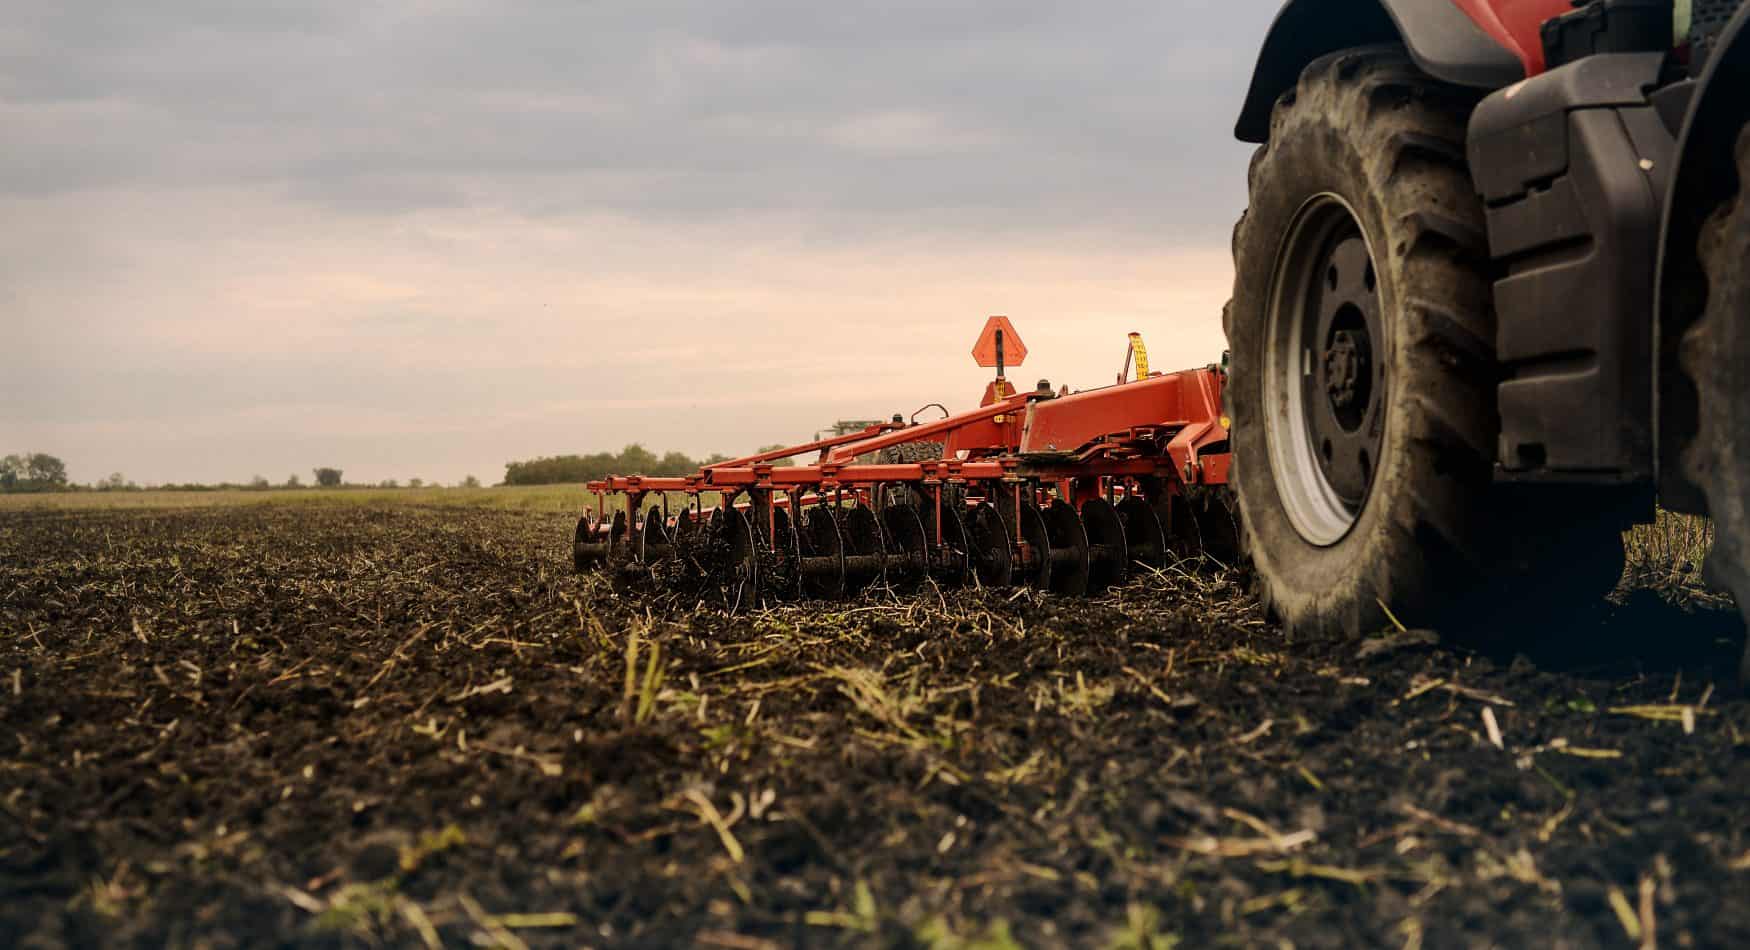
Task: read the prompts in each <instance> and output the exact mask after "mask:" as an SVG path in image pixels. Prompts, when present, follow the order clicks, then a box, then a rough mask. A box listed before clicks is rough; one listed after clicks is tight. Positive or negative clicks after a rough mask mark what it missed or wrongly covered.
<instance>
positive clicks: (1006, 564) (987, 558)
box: [966, 501, 1015, 587]
mask: <svg viewBox="0 0 1750 950" xmlns="http://www.w3.org/2000/svg"><path fill="white" fill-rule="evenodd" d="M966 547H967V553H968V555H969V557H970V560H971V563H972V571H973V574H974V576H976V577H977V578H978V582H979V583H980V584H983V585H984V586H986V587H1007V586H1009V584H1010V583H1012V582H1013V578H1014V570H1015V559H1014V554H1013V545H1011V543H1010V541H1009V527H1008V525H1006V524H1004V523H1003V517H1002V515H1000V514H998V513H997V509H996V506H995V505H992V504H991V503H990V502H988V501H987V502H984V503H982V504H980V505H979V506H978V507H976V508H974V509H972V517H971V518H970V519H968V523H967V526H966Z"/></svg>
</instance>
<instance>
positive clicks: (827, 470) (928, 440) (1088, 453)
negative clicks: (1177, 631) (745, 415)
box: [573, 317, 1238, 608]
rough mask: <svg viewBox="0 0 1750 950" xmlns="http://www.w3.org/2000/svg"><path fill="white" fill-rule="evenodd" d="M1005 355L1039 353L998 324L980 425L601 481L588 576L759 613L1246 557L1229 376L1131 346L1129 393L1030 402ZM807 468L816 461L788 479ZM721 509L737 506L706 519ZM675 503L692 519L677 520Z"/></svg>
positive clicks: (587, 546)
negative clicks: (1238, 522) (880, 587)
mask: <svg viewBox="0 0 1750 950" xmlns="http://www.w3.org/2000/svg"><path fill="white" fill-rule="evenodd" d="M999 321H1000V322H999ZM993 342H994V346H991V345H990V344H991V343H993ZM1005 343H1006V344H1007V346H1009V347H1015V348H1017V349H1019V348H1020V347H1019V343H1020V341H1019V339H1018V338H1016V337H1015V336H1014V330H1013V328H1012V327H1010V326H1009V325H1008V322H1007V320H1003V319H1001V318H994V317H993V318H992V320H991V323H990V324H989V325H987V327H986V333H985V336H984V338H983V339H982V344H983V345H982V346H981V347H980V348H976V349H975V351H974V353H975V355H976V356H978V357H979V362H980V364H981V365H985V366H992V365H994V366H995V367H996V369H997V374H996V378H995V379H994V380H993V381H992V382H991V383H990V384H989V385H988V386H987V387H986V388H985V395H984V399H983V401H982V404H981V405H980V406H979V408H977V409H973V410H970V411H967V412H962V413H958V414H952V415H950V414H947V412H946V410H943V412H944V418H942V419H939V420H935V421H931V422H925V423H917V422H916V421H915V415H914V417H913V418H914V421H913V422H911V423H909V424H908V423H906V422H905V421H903V419H902V417H900V416H894V418H893V421H891V422H885V423H879V424H876V425H872V426H870V427H868V428H866V429H864V430H862V431H860V432H853V433H849V434H846V435H839V436H834V437H832V438H826V439H819V440H816V441H813V442H807V443H804V444H801V445H793V446H788V447H785V448H781V449H774V450H772V451H767V452H761V453H759V454H756V455H749V456H746V457H744V458H738V459H731V460H729V461H726V462H720V463H717V464H713V465H707V466H705V467H704V468H702V469H700V470H699V471H698V472H696V473H694V474H692V475H685V476H679V477H651V476H641V475H627V476H611V477H609V478H605V479H602V480H599V481H594V482H590V483H589V486H588V487H589V488H590V490H591V491H593V492H594V493H595V495H596V503H595V506H594V508H593V509H592V510H590V511H589V512H587V513H586V514H585V515H584V516H583V517H582V518H581V519H580V520H579V521H578V525H577V533H576V537H575V540H574V544H573V558H574V562H575V564H576V567H577V569H578V570H580V571H583V570H589V569H592V568H596V567H601V566H610V567H614V568H616V569H619V570H624V571H627V572H632V573H636V572H638V571H642V570H652V571H656V570H658V569H660V570H661V571H662V572H663V573H665V574H666V576H669V577H673V578H676V579H690V580H694V581H698V582H703V583H705V584H714V585H718V586H719V588H720V589H721V590H722V591H723V592H724V594H725V598H726V600H727V601H728V603H729V604H730V606H731V607H732V608H742V607H747V606H751V605H753V604H756V603H761V602H763V601H765V600H767V599H770V598H774V597H783V596H794V597H802V596H813V597H833V596H838V595H842V594H844V593H846V592H848V591H852V590H856V589H859V588H862V587H865V586H868V585H870V584H872V583H879V582H883V581H885V582H888V583H894V584H900V585H903V584H905V583H908V582H916V581H919V580H922V579H923V578H926V577H928V578H933V579H935V580H937V581H939V582H941V583H945V584H966V583H977V584H982V585H986V586H1006V585H1011V584H1019V583H1024V584H1027V585H1029V586H1032V587H1036V588H1040V589H1044V590H1049V591H1052V592H1056V593H1065V594H1093V593H1097V592H1099V591H1100V590H1102V589H1104V588H1106V587H1107V586H1109V585H1111V584H1114V583H1118V582H1120V581H1122V580H1123V579H1124V577H1125V576H1126V574H1127V573H1128V571H1129V569H1130V567H1131V565H1132V564H1133V563H1141V564H1144V565H1148V566H1151V567H1158V566H1159V565H1161V564H1163V563H1164V562H1165V561H1166V560H1167V559H1168V558H1169V557H1170V556H1172V555H1173V554H1174V553H1181V554H1189V553H1207V554H1210V555H1212V556H1214V557H1216V558H1218V559H1223V560H1226V559H1229V558H1231V557H1232V556H1233V553H1234V551H1235V550H1236V549H1237V546H1238V531H1237V528H1236V526H1235V524H1234V521H1233V515H1232V514H1231V508H1230V506H1229V505H1228V504H1227V498H1226V485H1227V475H1228V465H1229V459H1230V456H1229V454H1228V433H1227V421H1226V418H1225V417H1224V416H1223V414H1222V411H1221V405H1222V401H1221V400H1222V387H1223V385H1224V383H1225V382H1226V378H1227V377H1226V372H1225V370H1224V369H1223V368H1222V367H1220V366H1213V365H1212V366H1208V367H1205V368H1203V369H1194V370H1185V371H1182V372H1176V373H1166V374H1162V373H1150V372H1149V370H1148V362H1147V359H1148V358H1147V352H1146V350H1144V349H1143V347H1142V341H1141V338H1140V337H1139V336H1138V335H1137V334H1134V333H1132V334H1131V335H1130V345H1129V349H1127V351H1126V353H1125V370H1124V372H1121V373H1120V374H1119V376H1118V382H1117V383H1115V384H1114V385H1110V386H1105V387H1101V388H1099V389H1091V390H1085V391H1082V392H1075V393H1072V392H1070V391H1069V390H1068V388H1067V387H1065V388H1064V389H1063V390H1062V391H1054V390H1053V389H1052V388H1051V385H1050V384H1049V383H1048V382H1046V381H1044V380H1041V381H1040V383H1039V385H1038V387H1037V388H1035V389H1034V390H1033V391H1031V392H1025V393H1019V392H1016V391H1015V390H1014V389H1013V388H1012V387H1011V386H1010V385H1009V383H1008V382H1007V380H1005V379H1004V377H1003V369H1004V349H1005ZM1021 355H1023V356H1024V355H1025V350H1024V349H1021ZM1132 360H1134V362H1135V364H1136V376H1135V378H1134V379H1128V380H1127V379H1126V378H1125V376H1126V374H1127V373H1128V372H1129V367H1130V364H1131V362H1132ZM1014 362H1015V363H1019V362H1020V360H1018V359H1017V360H1015V361H1014ZM807 453H818V456H817V458H816V460H815V461H813V462H812V463H811V464H800V463H797V464H792V465H778V464H775V463H777V462H779V461H781V460H785V459H795V458H796V457H797V456H801V455H804V454H807ZM871 458H873V461H867V460H868V459H871ZM711 492H715V493H719V494H721V496H722V501H721V503H720V504H717V505H714V506H711V507H706V505H705V503H704V499H703V496H704V495H705V494H706V493H711ZM653 495H654V496H656V498H660V504H658V503H655V499H653V498H652V496H653ZM676 495H681V496H684V498H685V499H686V504H685V505H684V506H680V507H677V508H675V509H673V510H671V508H670V500H671V499H672V498H673V497H674V496H676ZM610 496H617V497H616V498H615V500H614V501H613V502H610V500H609V499H610ZM647 501H650V502H652V503H651V504H649V505H647V504H646V502H647Z"/></svg>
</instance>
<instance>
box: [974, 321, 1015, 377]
mask: <svg viewBox="0 0 1750 950" xmlns="http://www.w3.org/2000/svg"><path fill="white" fill-rule="evenodd" d="M998 333H1001V334H1002V335H1003V365H1004V366H1020V365H1021V361H1022V360H1024V359H1026V358H1027V344H1025V343H1022V342H1021V334H1019V333H1016V332H1015V325H1014V324H1012V323H1010V322H1009V318H1008V317H991V318H990V319H989V320H986V321H985V322H984V332H983V333H980V334H979V335H978V342H977V343H974V344H972V358H973V359H975V360H977V361H978V365H980V366H995V365H997V334H998Z"/></svg>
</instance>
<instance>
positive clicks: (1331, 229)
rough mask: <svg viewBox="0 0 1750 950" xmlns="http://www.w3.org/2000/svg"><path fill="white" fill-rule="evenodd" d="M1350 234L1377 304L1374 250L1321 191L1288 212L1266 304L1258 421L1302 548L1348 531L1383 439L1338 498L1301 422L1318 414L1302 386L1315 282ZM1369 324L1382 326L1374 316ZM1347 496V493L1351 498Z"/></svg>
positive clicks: (1382, 396)
mask: <svg viewBox="0 0 1750 950" xmlns="http://www.w3.org/2000/svg"><path fill="white" fill-rule="evenodd" d="M1351 232H1353V233H1351ZM1356 235H1359V237H1360V240H1361V242H1362V245H1363V246H1364V247H1365V252H1366V255H1367V263H1368V281H1369V286H1370V287H1374V288H1375V294H1376V298H1377V297H1380V296H1383V295H1382V294H1381V293H1380V292H1379V291H1378V290H1377V277H1376V276H1374V273H1373V267H1372V261H1373V260H1375V259H1376V258H1374V256H1373V247H1372V244H1371V243H1370V242H1368V240H1367V233H1366V231H1365V230H1364V229H1362V228H1361V226H1360V219H1359V217H1358V216H1357V215H1356V214H1355V210H1354V208H1353V207H1351V206H1350V204H1349V203H1348V202H1347V201H1345V200H1344V199H1343V198H1341V197H1340V196H1338V195H1335V194H1331V193H1329V192H1325V193H1322V194H1318V195H1314V196H1313V197H1311V198H1309V199H1307V201H1306V202H1305V203H1304V204H1302V205H1301V207H1300V209H1299V210H1298V211H1296V212H1295V216H1294V221H1293V223H1292V224H1291V225H1290V226H1289V228H1288V231H1287V233H1286V234H1285V235H1284V237H1283V240H1282V244H1281V247H1280V248H1279V249H1278V252H1277V255H1276V268H1275V273H1274V275H1273V276H1272V279H1271V288H1270V296H1269V298H1268V300H1269V310H1268V313H1267V320H1266V327H1265V333H1266V336H1265V347H1264V379H1263V395H1264V413H1263V415H1264V430H1265V442H1266V444H1267V445H1268V447H1269V456H1270V469H1271V474H1272V475H1273V476H1274V480H1275V483H1276V492H1277V496H1278V498H1279V499H1280V500H1281V502H1282V507H1283V510H1284V511H1285V512H1286V513H1287V515H1288V520H1289V522H1290V523H1291V524H1293V526H1294V529H1295V531H1296V532H1297V533H1299V534H1300V536H1301V537H1302V538H1303V539H1305V540H1306V541H1307V542H1308V543H1310V544H1314V545H1317V546H1320V547H1327V546H1330V545H1332V544H1336V543H1337V542H1338V541H1341V540H1342V539H1343V537H1344V536H1345V535H1347V534H1348V533H1349V530H1350V529H1351V528H1353V527H1354V526H1355V522H1356V521H1357V520H1358V519H1359V518H1360V515H1361V512H1362V510H1363V508H1364V507H1365V505H1366V502H1367V499H1368V498H1369V497H1370V496H1371V495H1372V478H1373V473H1374V472H1377V470H1378V466H1379V464H1380V461H1381V459H1382V457H1383V454H1384V453H1383V446H1381V445H1379V444H1378V443H1379V442H1380V441H1383V435H1379V436H1376V437H1375V438H1376V442H1375V448H1374V450H1373V454H1372V455H1371V456H1369V455H1367V454H1366V453H1363V454H1362V455H1361V458H1362V460H1363V461H1362V462H1361V463H1360V464H1361V465H1362V466H1364V467H1366V468H1368V472H1367V481H1366V486H1365V488H1364V489H1363V490H1362V491H1361V492H1360V493H1359V494H1360V497H1359V498H1356V497H1350V498H1348V499H1345V498H1344V497H1343V495H1342V494H1341V493H1340V492H1339V491H1338V490H1337V489H1336V488H1335V487H1334V486H1333V484H1332V482H1331V480H1330V478H1328V477H1327V475H1326V470H1325V469H1326V467H1327V466H1328V465H1329V458H1330V455H1329V451H1330V442H1329V440H1321V442H1322V446H1323V448H1324V451H1325V452H1326V455H1325V460H1324V461H1321V458H1320V448H1321V446H1320V445H1315V438H1317V435H1316V434H1315V433H1314V432H1313V426H1312V424H1311V423H1309V421H1308V419H1309V415H1310V414H1311V413H1312V412H1315V411H1317V409H1318V407H1317V406H1315V405H1311V404H1309V401H1310V400H1312V399H1314V398H1316V397H1314V396H1309V395H1308V386H1309V383H1310V382H1311V381H1312V380H1313V378H1314V376H1315V374H1322V373H1323V372H1324V369H1323V365H1324V364H1323V360H1322V359H1321V355H1320V354H1318V353H1315V352H1314V351H1313V349H1312V348H1311V347H1310V346H1308V345H1307V344H1306V338H1307V335H1308V331H1309V329H1310V326H1309V324H1308V321H1309V320H1313V321H1316V320H1317V319H1318V315H1317V312H1316V311H1317V309H1318V308H1317V307H1314V306H1313V305H1312V304H1311V303H1310V302H1311V301H1315V300H1318V299H1319V296H1320V295H1321V294H1323V293H1324V291H1323V289H1322V288H1321V287H1319V286H1318V284H1319V282H1320V281H1322V280H1323V274H1324V271H1325V268H1326V267H1328V266H1329V265H1330V260H1331V258H1330V256H1329V255H1330V252H1331V248H1332V247H1333V246H1334V244H1335V242H1337V241H1339V240H1348V241H1353V239H1354V237H1355V236H1356ZM1375 309H1376V310H1378V309H1383V303H1382V302H1379V301H1377V300H1376V307H1375ZM1374 322H1375V323H1376V324H1383V322H1384V321H1383V319H1382V318H1380V317H1379V316H1378V314H1377V313H1376V315H1375V321H1374ZM1377 329H1378V331H1380V332H1379V333H1378V335H1379V337H1380V339H1379V341H1378V347H1377V348H1378V349H1379V350H1380V351H1381V352H1382V355H1383V354H1384V353H1385V352H1386V345H1387V344H1386V341H1385V340H1384V339H1383V330H1384V327H1383V326H1382V325H1381V326H1378V327H1377ZM1317 332H1319V333H1322V332H1323V331H1322V330H1321V331H1317ZM1327 355H1328V354H1327ZM1381 362H1383V360H1381ZM1377 370H1378V371H1377V379H1378V382H1377V392H1374V393H1373V394H1372V395H1371V396H1369V407H1368V408H1369V411H1372V412H1377V413H1378V414H1379V419H1378V420H1377V421H1373V420H1372V417H1371V416H1370V417H1369V423H1368V425H1369V426H1370V427H1371V428H1374V429H1376V430H1377V431H1381V432H1382V431H1383V422H1384V419H1383V413H1384V404H1385V400H1386V398H1387V393H1386V385H1385V378H1384V373H1383V368H1382V367H1380V368H1377ZM1369 375H1370V376H1371V375H1373V374H1371V373H1370V374H1369ZM1375 400H1376V401H1377V406H1375V405H1374V401H1375ZM1354 494H1355V492H1354V491H1353V488H1352V487H1351V495H1352V496H1353V495H1354Z"/></svg>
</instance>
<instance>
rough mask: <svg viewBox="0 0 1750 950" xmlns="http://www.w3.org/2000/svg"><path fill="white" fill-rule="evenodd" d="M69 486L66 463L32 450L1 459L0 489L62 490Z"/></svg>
mask: <svg viewBox="0 0 1750 950" xmlns="http://www.w3.org/2000/svg"><path fill="white" fill-rule="evenodd" d="M66 487H67V466H66V463H64V462H62V461H61V460H60V459H58V458H55V457H54V456H53V455H45V454H43V453H42V452H31V453H28V454H26V455H8V456H6V457H5V458H3V459H0V491H60V490H61V489H64V488H66Z"/></svg>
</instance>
